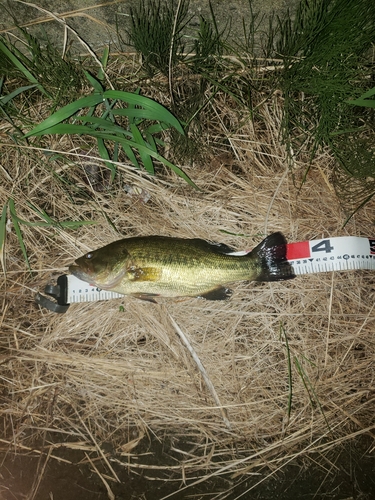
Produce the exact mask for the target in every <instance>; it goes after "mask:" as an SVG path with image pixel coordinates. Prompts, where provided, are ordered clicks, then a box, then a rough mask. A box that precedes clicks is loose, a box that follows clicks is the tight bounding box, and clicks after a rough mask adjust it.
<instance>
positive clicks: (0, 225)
mask: <svg viewBox="0 0 375 500" xmlns="http://www.w3.org/2000/svg"><path fill="white" fill-rule="evenodd" d="M7 209H8V202H7V203H5V205H4V206H3V211H2V213H1V218H0V262H1V267H2V268H3V272H4V274H5V272H6V268H5V259H4V255H5V235H6V225H7Z"/></svg>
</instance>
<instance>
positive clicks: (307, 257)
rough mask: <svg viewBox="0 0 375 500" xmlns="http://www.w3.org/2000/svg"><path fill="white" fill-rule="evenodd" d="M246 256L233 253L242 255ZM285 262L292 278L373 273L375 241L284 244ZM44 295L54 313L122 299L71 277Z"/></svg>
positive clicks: (340, 239) (49, 287)
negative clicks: (355, 271) (358, 271)
mask: <svg viewBox="0 0 375 500" xmlns="http://www.w3.org/2000/svg"><path fill="white" fill-rule="evenodd" d="M245 253H247V252H234V253H233V254H232V255H244V254H245ZM286 258H287V260H288V261H289V263H290V265H291V266H292V268H293V270H294V274H296V275H300V274H316V273H326V272H331V271H350V270H353V269H368V270H374V269H375V238H360V237H357V236H340V237H336V238H325V239H321V240H310V241H300V242H297V243H288V244H287V251H286ZM44 292H45V293H46V294H47V295H49V296H51V297H53V298H54V299H55V301H52V300H51V299H49V298H47V297H45V296H44V295H41V294H40V293H38V294H37V295H36V298H35V300H36V302H37V303H38V304H40V305H41V306H43V307H47V308H48V309H50V310H51V311H54V312H60V313H62V312H65V311H66V310H67V309H68V307H69V304H74V303H77V302H97V301H100V300H108V299H115V298H119V297H124V295H122V294H120V293H116V292H108V291H106V290H101V289H100V288H97V287H96V286H93V285H89V284H88V283H86V282H85V281H81V280H79V279H78V278H76V277H75V276H72V275H66V274H64V275H62V276H59V278H58V279H57V284H56V285H47V286H46V287H45V289H44Z"/></svg>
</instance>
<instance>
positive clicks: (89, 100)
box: [24, 94, 103, 138]
mask: <svg viewBox="0 0 375 500" xmlns="http://www.w3.org/2000/svg"><path fill="white" fill-rule="evenodd" d="M101 102H103V97H102V95H99V94H91V95H89V96H86V97H82V98H81V99H78V100H77V101H74V102H71V103H70V104H67V105H66V106H64V107H63V108H61V109H59V110H58V111H56V113H53V115H51V116H49V117H48V118H47V119H46V120H44V121H43V122H42V123H39V125H37V126H36V127H34V128H33V129H32V130H30V132H28V133H27V134H25V136H24V137H25V138H26V137H31V136H33V135H40V133H41V132H43V133H46V132H45V130H46V129H49V128H51V127H53V126H55V125H57V124H59V123H61V122H62V121H64V120H66V119H67V118H70V117H71V116H72V115H74V114H75V113H77V112H78V111H80V110H81V109H83V108H88V107H91V106H96V105H97V104H100V103H101Z"/></svg>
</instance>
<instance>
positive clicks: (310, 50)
mask: <svg viewBox="0 0 375 500" xmlns="http://www.w3.org/2000/svg"><path fill="white" fill-rule="evenodd" d="M374 40H375V3H374V2H373V1H372V0H358V1H356V2H347V1H346V0H328V1H326V0H313V1H307V0H302V1H301V2H300V4H299V7H298V9H297V12H296V15H295V17H294V19H293V20H292V16H290V15H289V14H288V15H287V16H286V18H284V19H283V20H279V40H278V43H277V52H278V53H279V54H281V56H282V59H283V69H282V70H281V71H280V78H279V84H280V86H281V88H282V90H283V94H284V113H283V121H282V132H283V138H284V141H285V143H286V145H287V147H288V151H289V154H290V155H293V156H296V155H298V154H299V152H300V151H304V152H307V153H308V154H309V155H310V165H311V162H312V160H313V159H314V157H315V155H316V152H317V151H318V150H319V149H321V148H323V147H327V146H328V147H329V148H330V150H331V152H332V153H333V154H334V155H335V157H336V159H337V165H339V166H340V167H341V168H342V169H343V170H344V171H345V172H346V174H348V175H351V176H355V177H356V178H359V177H360V176H362V177H363V178H365V177H367V176H374V173H375V169H374V161H373V160H372V161H370V162H369V158H373V137H372V136H373V131H374V130H375V127H374V119H373V114H371V112H370V109H371V108H370V107H371V106H373V100H372V99H371V97H372V96H373V91H372V90H368V86H369V81H371V80H370V79H369V76H370V74H371V64H372V63H371V58H370V52H369V51H370V50H371V47H372V45H373V43H374ZM361 94H362V96H361ZM351 99H352V100H351ZM358 103H361V105H362V106H368V107H367V109H366V108H363V109H362V110H361V109H360V108H358V107H356V106H354V104H358ZM308 170H309V168H308V169H307V170H306V172H305V175H304V178H303V181H302V183H303V182H304V180H305V178H306V175H307V173H308ZM344 201H345V200H344ZM351 201H353V200H351ZM362 201H363V198H361V199H357V203H358V204H361V203H362ZM354 202H355V200H354Z"/></svg>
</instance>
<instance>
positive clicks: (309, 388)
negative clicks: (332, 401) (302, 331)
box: [294, 356, 331, 431]
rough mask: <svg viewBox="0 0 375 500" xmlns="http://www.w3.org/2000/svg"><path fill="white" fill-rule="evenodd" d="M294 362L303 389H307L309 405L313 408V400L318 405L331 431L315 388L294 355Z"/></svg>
mask: <svg viewBox="0 0 375 500" xmlns="http://www.w3.org/2000/svg"><path fill="white" fill-rule="evenodd" d="M303 357H304V358H305V359H306V360H307V358H306V357H305V356H303ZM307 361H309V362H310V360H307ZM294 362H295V365H296V367H297V371H298V373H299V375H300V377H301V379H302V383H303V385H304V386H305V389H306V391H307V393H308V395H309V399H310V404H311V406H312V407H313V408H314V404H313V403H314V402H315V404H316V405H317V406H318V407H319V410H320V412H321V414H322V416H323V418H324V421H325V423H326V424H327V427H328V430H329V431H331V427H330V425H329V422H328V420H327V418H326V415H325V413H324V410H323V407H322V405H321V403H320V401H319V398H318V396H317V394H316V392H315V389H314V387H313V385H312V384H311V382H310V379H309V377H308V375H307V373H306V372H305V370H304V369H303V366H302V365H301V364H300V362H299V361H298V359H297V358H296V357H294ZM312 364H313V363H312ZM313 365H314V364H313ZM314 366H315V365H314Z"/></svg>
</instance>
